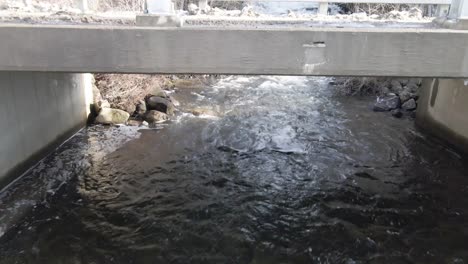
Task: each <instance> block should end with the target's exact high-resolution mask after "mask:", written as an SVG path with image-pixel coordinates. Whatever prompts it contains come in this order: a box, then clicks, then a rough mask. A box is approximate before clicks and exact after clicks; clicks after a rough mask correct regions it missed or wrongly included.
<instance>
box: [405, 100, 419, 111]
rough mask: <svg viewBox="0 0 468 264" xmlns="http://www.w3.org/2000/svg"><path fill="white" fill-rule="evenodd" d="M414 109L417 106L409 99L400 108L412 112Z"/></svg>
mask: <svg viewBox="0 0 468 264" xmlns="http://www.w3.org/2000/svg"><path fill="white" fill-rule="evenodd" d="M416 107H417V105H416V101H415V100H414V99H409V100H408V101H407V102H405V103H404V104H403V105H401V108H402V109H403V110H406V111H413V110H415V109H416Z"/></svg>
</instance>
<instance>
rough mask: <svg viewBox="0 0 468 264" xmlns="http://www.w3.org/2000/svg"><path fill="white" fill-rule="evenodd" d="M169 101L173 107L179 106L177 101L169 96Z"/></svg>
mask: <svg viewBox="0 0 468 264" xmlns="http://www.w3.org/2000/svg"><path fill="white" fill-rule="evenodd" d="M169 100H170V101H171V102H172V103H173V104H174V105H175V106H179V105H180V103H179V101H177V100H176V99H175V98H174V97H172V96H170V97H169Z"/></svg>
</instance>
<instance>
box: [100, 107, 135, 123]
mask: <svg viewBox="0 0 468 264" xmlns="http://www.w3.org/2000/svg"><path fill="white" fill-rule="evenodd" d="M129 117H130V114H129V113H127V112H125V111H123V110H119V109H113V108H102V109H101V111H100V112H99V115H98V116H97V117H96V123H98V124H106V125H110V124H125V122H127V120H128V118H129Z"/></svg>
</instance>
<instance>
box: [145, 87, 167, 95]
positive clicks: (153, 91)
mask: <svg viewBox="0 0 468 264" xmlns="http://www.w3.org/2000/svg"><path fill="white" fill-rule="evenodd" d="M149 95H150V96H157V97H163V98H167V97H168V96H167V94H166V92H164V90H163V89H162V88H161V87H160V86H153V87H151V89H150V91H149Z"/></svg>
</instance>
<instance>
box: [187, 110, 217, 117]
mask: <svg viewBox="0 0 468 264" xmlns="http://www.w3.org/2000/svg"><path fill="white" fill-rule="evenodd" d="M191 112H192V114H193V115H194V116H201V115H207V116H218V113H216V112H215V111H213V110H211V109H206V108H195V109H193V110H192V111H191Z"/></svg>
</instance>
